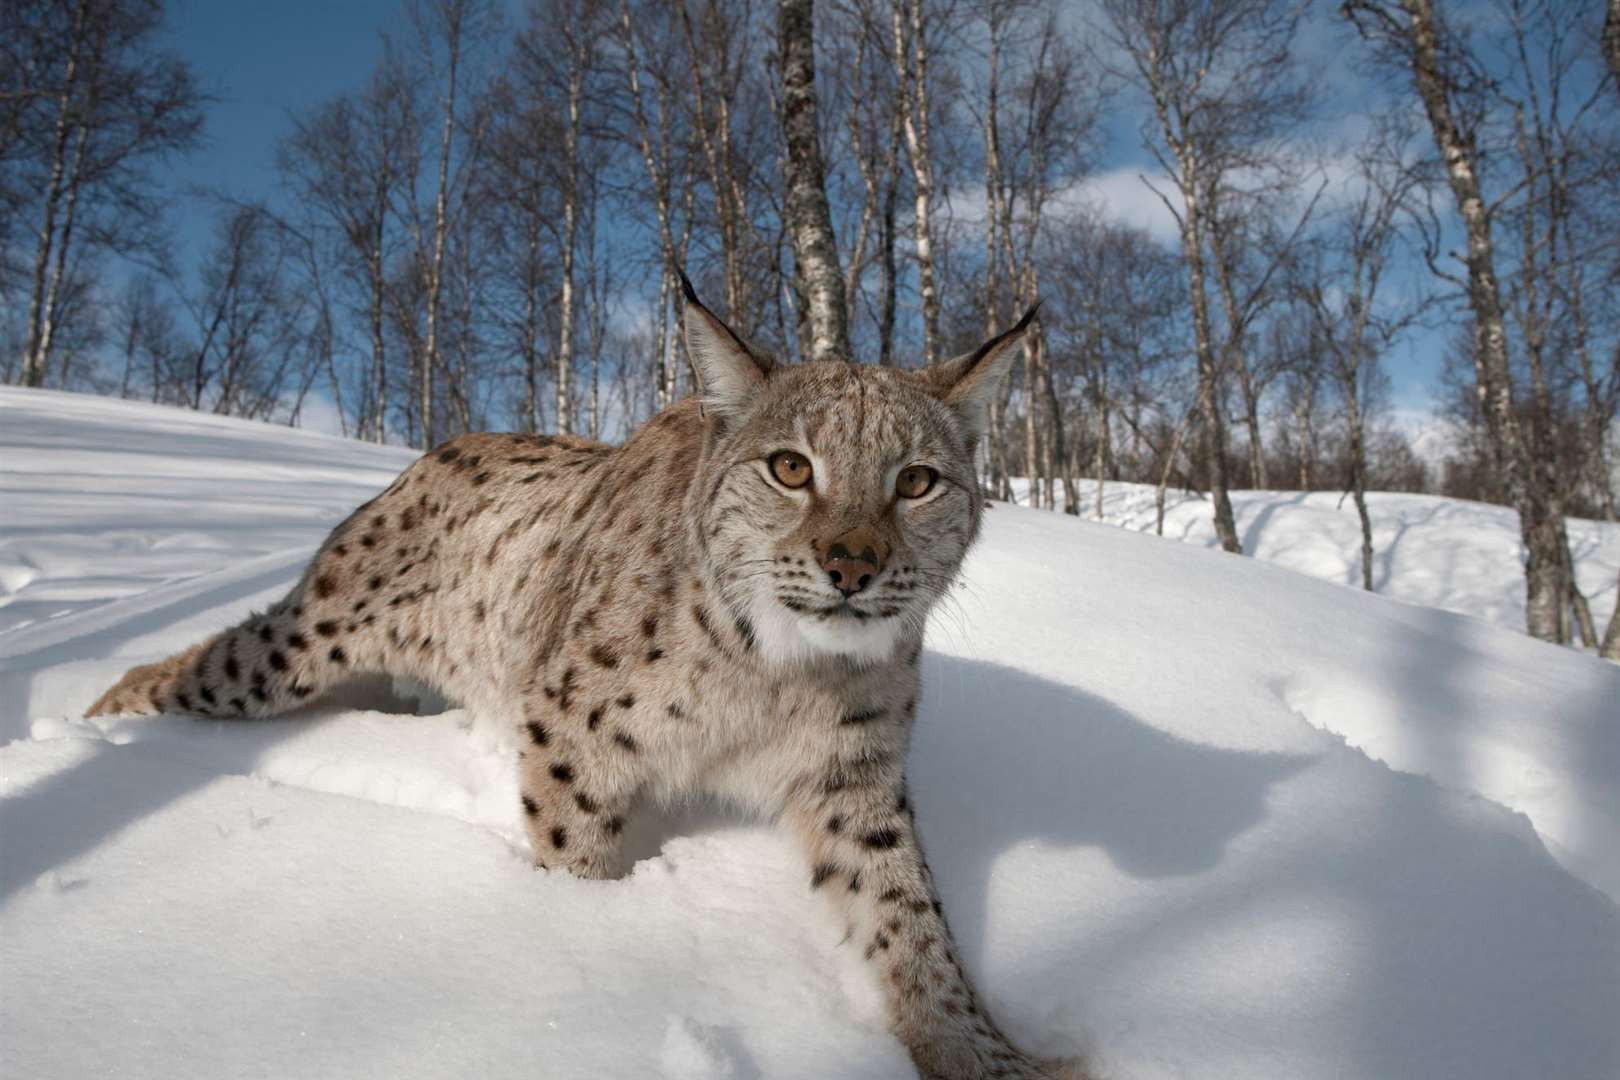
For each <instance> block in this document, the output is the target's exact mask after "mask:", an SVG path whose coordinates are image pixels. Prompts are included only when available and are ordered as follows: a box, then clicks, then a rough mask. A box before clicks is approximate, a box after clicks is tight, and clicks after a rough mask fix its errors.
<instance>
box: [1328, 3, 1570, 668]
mask: <svg viewBox="0 0 1620 1080" xmlns="http://www.w3.org/2000/svg"><path fill="white" fill-rule="evenodd" d="M1343 10H1344V13H1345V15H1346V17H1348V18H1349V19H1350V20H1351V22H1352V23H1353V24H1354V25H1355V27H1356V28H1357V30H1358V31H1359V32H1360V33H1361V34H1362V36H1363V37H1364V38H1365V39H1367V40H1368V41H1369V42H1371V43H1373V44H1374V46H1375V47H1376V48H1377V50H1378V53H1377V54H1378V56H1379V57H1380V58H1381V59H1382V61H1383V62H1384V63H1385V64H1386V65H1387V66H1389V67H1391V68H1397V69H1399V70H1402V71H1403V72H1404V73H1405V74H1406V77H1407V78H1409V79H1410V82H1411V87H1412V89H1413V92H1414V93H1415V95H1416V96H1417V98H1418V101H1419V102H1420V103H1421V105H1422V107H1423V112H1424V116H1425V118H1426V120H1427V122H1428V127H1429V130H1430V134H1431V136H1432V138H1433V143H1434V149H1435V153H1436V155H1437V156H1438V158H1439V160H1440V162H1441V164H1442V167H1443V168H1444V171H1445V176H1446V182H1447V184H1448V186H1449V188H1450V192H1451V196H1452V200H1453V202H1454V204H1455V208H1456V213H1457V217H1458V219H1459V220H1460V223H1461V225H1462V229H1463V233H1464V237H1465V240H1466V245H1467V246H1466V250H1465V251H1464V252H1462V253H1460V254H1459V255H1458V256H1457V258H1458V260H1459V261H1460V262H1461V263H1462V273H1461V274H1458V273H1456V272H1454V271H1453V270H1452V269H1451V268H1450V267H1449V264H1447V265H1442V264H1441V262H1440V260H1439V258H1438V256H1437V255H1436V257H1435V258H1432V259H1431V267H1432V269H1434V271H1435V272H1436V273H1437V274H1439V275H1441V276H1443V277H1444V278H1446V279H1447V280H1450V281H1452V282H1453V283H1454V284H1456V285H1457V286H1458V287H1459V288H1460V289H1461V290H1462V292H1463V295H1464V296H1465V297H1466V300H1467V304H1468V308H1469V312H1470V314H1471V316H1472V321H1473V343H1472V361H1473V366H1474V380H1475V382H1474V390H1475V393H1476V395H1477V397H1478V402H1479V408H1480V412H1481V414H1482V416H1483V419H1484V424H1485V429H1486V433H1487V436H1488V440H1489V452H1490V455H1491V460H1492V464H1493V466H1494V472H1495V474H1496V477H1497V479H1498V482H1499V483H1500V484H1501V486H1502V490H1503V492H1504V494H1505V496H1506V499H1507V502H1508V504H1509V505H1511V506H1512V507H1513V508H1514V510H1515V511H1516V512H1517V513H1518V516H1519V532H1520V536H1521V539H1522V541H1523V544H1524V552H1525V621H1526V626H1527V629H1528V630H1529V632H1530V634H1531V635H1532V636H1534V637H1538V638H1541V639H1543V640H1546V641H1557V640H1558V639H1559V635H1560V612H1561V609H1562V607H1563V601H1564V599H1565V573H1566V560H1565V558H1564V553H1563V550H1562V545H1561V544H1560V534H1561V531H1562V520H1561V516H1560V515H1559V513H1558V511H1557V507H1556V505H1555V504H1554V502H1553V501H1552V500H1550V499H1549V497H1548V496H1549V493H1550V486H1549V484H1548V480H1547V477H1546V476H1545V475H1544V472H1543V467H1542V463H1540V462H1538V461H1537V460H1536V456H1535V453H1534V450H1533V447H1532V445H1531V444H1530V443H1529V441H1528V440H1527V438H1526V433H1525V431H1524V428H1523V425H1522V423H1521V420H1520V416H1519V413H1518V410H1517V408H1516V405H1515V387H1514V379H1513V372H1512V370H1511V367H1510V365H1509V344H1508V335H1507V315H1506V308H1505V305H1504V303H1503V299H1502V289H1501V283H1500V278H1499V276H1498V270H1497V259H1496V236H1495V219H1496V217H1497V215H1498V213H1499V212H1500V211H1501V209H1502V206H1503V202H1502V199H1501V198H1500V197H1498V198H1497V199H1495V200H1492V199H1487V197H1486V194H1485V190H1484V185H1485V180H1484V178H1483V177H1482V175H1481V161H1480V149H1481V145H1482V142H1483V136H1484V134H1485V133H1484V132H1483V130H1482V128H1483V125H1484V122H1485V117H1486V116H1487V115H1488V110H1487V109H1486V108H1484V107H1483V106H1482V105H1481V103H1480V101H1479V96H1478V95H1479V94H1480V93H1481V92H1482V88H1483V87H1484V86H1485V84H1486V80H1484V79H1483V78H1482V77H1481V74H1480V72H1479V70H1478V67H1477V61H1476V60H1475V58H1474V57H1473V56H1472V55H1471V54H1470V52H1469V51H1468V48H1467V46H1466V45H1465V44H1464V43H1463V42H1462V41H1460V40H1459V39H1458V38H1457V37H1456V36H1455V34H1453V33H1452V32H1451V30H1450V29H1449V28H1448V27H1447V26H1446V25H1445V23H1444V22H1443V20H1442V19H1441V18H1440V16H1439V14H1438V13H1437V11H1436V9H1435V5H1434V3H1433V0H1349V2H1347V3H1346V4H1345V5H1344V8H1343Z"/></svg>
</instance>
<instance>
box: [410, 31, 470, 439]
mask: <svg viewBox="0 0 1620 1080" xmlns="http://www.w3.org/2000/svg"><path fill="white" fill-rule="evenodd" d="M451 18H452V21H451V22H450V24H449V27H448V31H449V32H448V34H447V35H446V39H445V45H446V47H447V49H448V52H449V56H448V59H449V64H450V70H449V71H448V72H447V73H446V74H447V75H448V80H447V83H446V85H445V91H444V120H443V123H442V124H441V127H440V132H439V185H438V190H437V191H436V192H434V196H433V256H432V261H431V262H430V263H429V265H428V273H427V316H426V318H427V328H426V333H425V334H424V336H423V341H422V370H421V371H420V372H419V373H418V379H419V380H420V382H419V384H418V386H417V408H419V409H420V410H421V412H422V445H423V446H424V447H428V446H432V445H433V377H434V374H435V373H436V372H437V371H438V368H439V297H440V295H441V293H442V292H443V289H444V247H445V240H446V235H447V234H448V232H449V217H450V214H449V207H450V146H451V142H452V140H453V138H454V136H455V129H456V74H457V68H458V67H459V65H460V62H461V40H460V23H459V21H458V20H457V16H456V15H454V14H453V15H452V16H451Z"/></svg>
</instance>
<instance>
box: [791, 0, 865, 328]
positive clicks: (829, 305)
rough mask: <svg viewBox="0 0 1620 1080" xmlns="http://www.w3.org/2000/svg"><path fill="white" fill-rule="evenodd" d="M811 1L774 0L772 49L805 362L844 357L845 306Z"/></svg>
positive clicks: (847, 325)
mask: <svg viewBox="0 0 1620 1080" xmlns="http://www.w3.org/2000/svg"><path fill="white" fill-rule="evenodd" d="M814 22H815V4H814V0H781V2H780V6H779V7H778V8H777V48H778V51H779V53H780V55H781V62H782V136H783V141H784V143H785V144H786V147H787V159H786V162H785V164H784V171H785V173H786V175H785V177H784V180H785V181H786V184H787V192H786V199H785V202H786V207H785V209H786V215H785V216H786V219H787V220H786V221H785V224H786V226H787V229H788V233H789V235H790V236H791V237H792V240H793V260H794V263H795V265H796V267H797V271H798V273H797V276H798V278H799V280H800V281H801V282H802V283H803V289H804V303H805V309H806V313H807V315H808V317H809V321H810V340H809V345H810V350H809V351H810V355H809V357H808V359H810V360H848V359H849V358H850V348H849V310H848V308H847V307H846V306H845V302H844V275H843V272H842V271H841V270H840V269H839V266H838V243H837V240H836V238H835V237H834V236H833V223H832V210H831V209H830V208H829V207H828V205H827V182H826V172H825V169H824V167H823V165H822V160H821V132H820V129H819V126H818V122H817V115H818V110H817V106H816V61H815V45H814V39H813V27H814Z"/></svg>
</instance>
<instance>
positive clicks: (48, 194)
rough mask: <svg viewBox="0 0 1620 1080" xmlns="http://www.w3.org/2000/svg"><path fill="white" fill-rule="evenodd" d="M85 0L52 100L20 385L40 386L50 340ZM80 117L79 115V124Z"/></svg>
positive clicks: (78, 11)
mask: <svg viewBox="0 0 1620 1080" xmlns="http://www.w3.org/2000/svg"><path fill="white" fill-rule="evenodd" d="M89 8H90V3H89V0H80V2H79V4H78V6H77V7H76V8H75V10H74V12H73V31H72V39H71V40H72V45H71V47H70V49H69V52H68V57H67V64H66V66H65V68H64V69H63V73H62V90H61V93H60V94H58V95H57V99H56V133H55V137H54V139H53V140H52V143H51V147H52V149H51V176H50V179H49V180H48V181H47V182H46V185H45V198H44V203H43V206H42V209H41V220H40V226H39V238H38V240H37V242H36V245H35V249H34V277H33V289H32V291H31V292H30V293H29V298H28V330H27V351H26V352H25V353H24V354H23V369H22V383H23V385H24V386H42V385H44V382H45V371H46V367H47V365H48V363H49V360H50V357H49V354H48V353H47V352H46V344H47V343H48V342H49V341H50V337H51V333H52V328H51V318H52V314H53V313H52V311H51V309H50V308H49V307H48V306H47V304H46V273H47V270H48V268H49V267H50V265H51V254H52V251H53V250H54V247H55V244H56V212H57V208H58V207H59V206H60V204H61V200H62V195H63V181H64V178H65V176H66V173H67V155H68V143H69V141H70V140H71V139H72V136H73V129H74V123H75V122H74V120H73V118H72V109H73V98H74V95H75V94H77V93H78V89H79V86H78V84H79V67H80V62H81V60H82V53H83V49H84V45H85V19H86V16H87V14H88V11H89ZM83 120H84V118H80V121H79V122H80V123H83Z"/></svg>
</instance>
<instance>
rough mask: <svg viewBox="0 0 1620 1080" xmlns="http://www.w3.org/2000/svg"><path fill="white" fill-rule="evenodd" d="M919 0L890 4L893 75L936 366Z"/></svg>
mask: <svg viewBox="0 0 1620 1080" xmlns="http://www.w3.org/2000/svg"><path fill="white" fill-rule="evenodd" d="M925 28H926V27H925V23H924V19H923V0H894V19H893V31H894V73H895V77H896V79H897V80H898V82H899V84H900V109H901V116H902V120H901V128H902V130H903V131H904V132H905V136H906V152H907V154H908V156H909V158H910V160H911V175H912V188H913V190H914V191H915V193H916V211H915V213H914V215H913V218H912V224H913V228H914V230H915V235H916V249H917V291H918V292H919V293H920V294H921V296H922V309H923V361H924V363H926V364H928V365H929V366H932V365H934V364H936V363H938V362H939V359H940V355H939V288H938V286H937V285H936V283H935V281H934V242H933V227H932V225H931V223H930V214H931V213H932V208H933V197H934V165H933V157H932V155H931V153H930V150H929V145H928V41H927V38H926V36H925V34H924V32H923V31H924V30H925Z"/></svg>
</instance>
